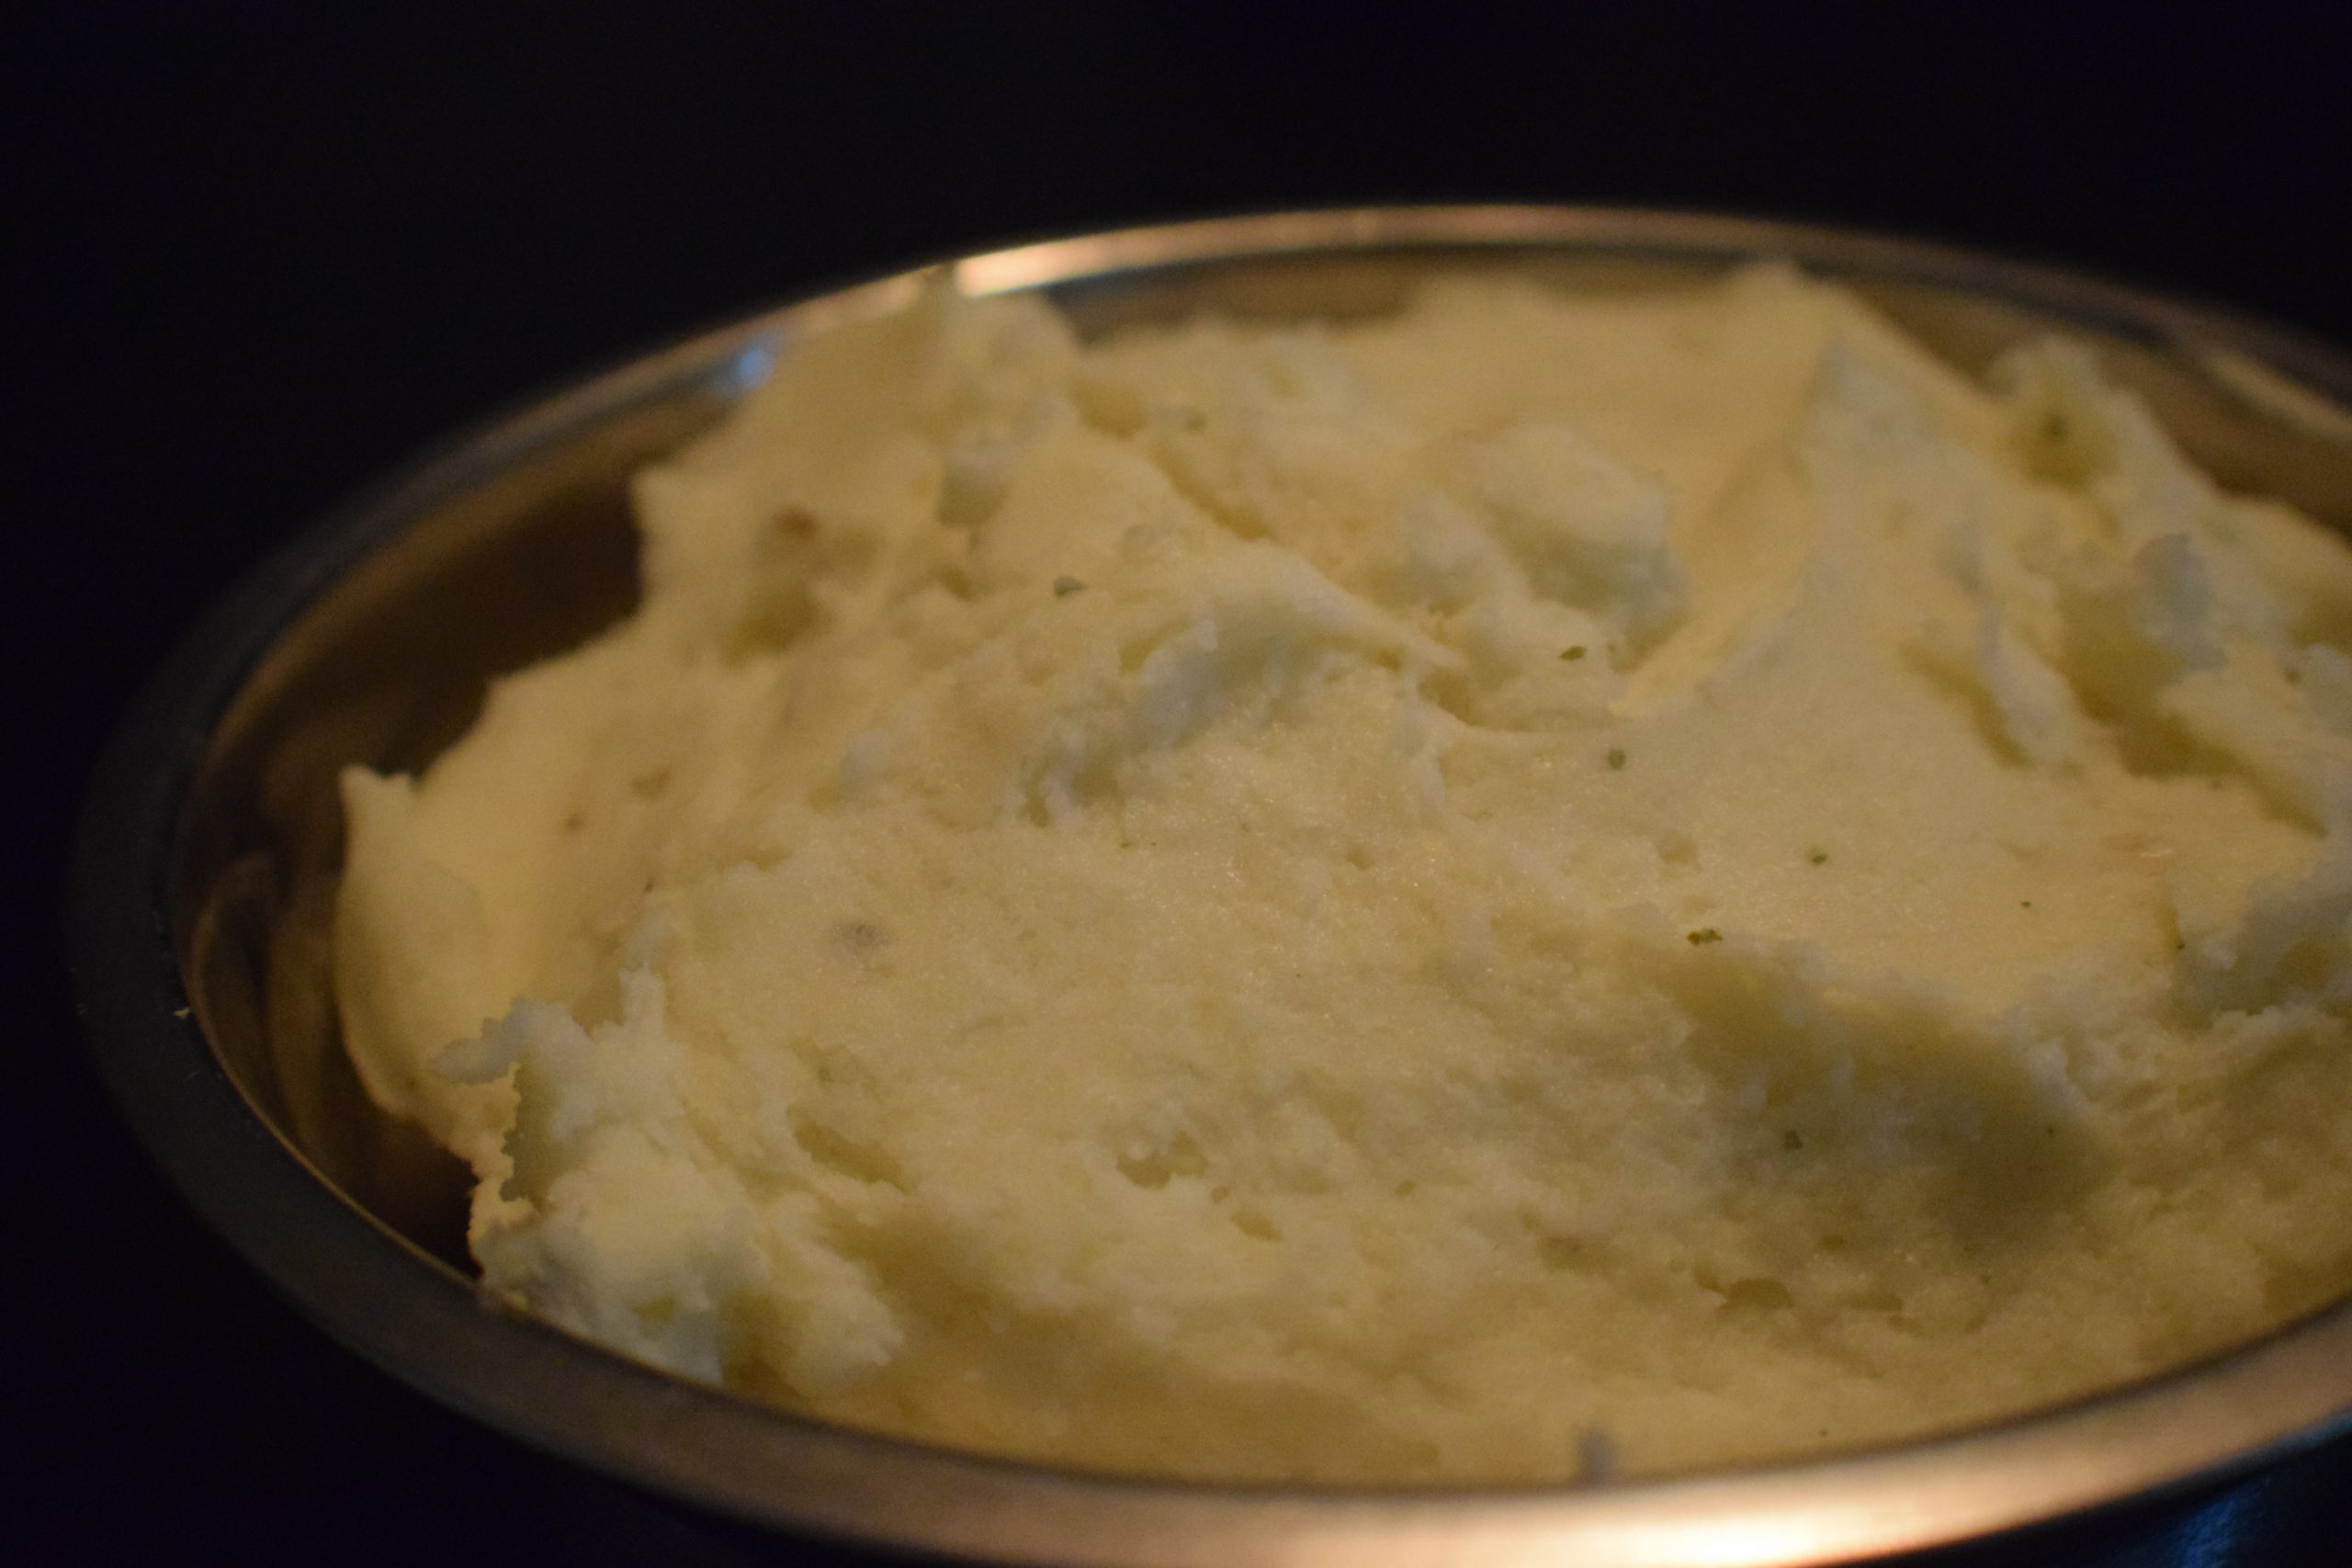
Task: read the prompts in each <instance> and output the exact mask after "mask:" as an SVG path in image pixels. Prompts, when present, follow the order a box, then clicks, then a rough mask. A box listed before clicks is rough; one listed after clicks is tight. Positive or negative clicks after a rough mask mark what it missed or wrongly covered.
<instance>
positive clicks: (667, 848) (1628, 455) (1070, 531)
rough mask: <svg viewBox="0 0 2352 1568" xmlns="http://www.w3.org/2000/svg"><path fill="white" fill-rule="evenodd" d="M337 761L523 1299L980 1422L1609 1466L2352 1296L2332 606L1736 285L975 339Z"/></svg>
mask: <svg viewBox="0 0 2352 1568" xmlns="http://www.w3.org/2000/svg"><path fill="white" fill-rule="evenodd" d="M637 500H638V503H639V512H640V515H641V518H642V523H643V532H644V556H645V564H646V577H647V581H648V584H649V587H648V593H647V597H646V601H645V604H644V606H643V608H642V610H641V611H640V613H639V614H638V615H636V616H635V617H634V618H633V619H631V620H629V621H628V622H627V623H626V624H624V625H622V626H619V627H617V628H616V629H615V630H613V631H612V632H610V633H609V634H607V635H605V637H602V638H601V639H599V640H598V641H596V642H594V644H592V645H590V646H588V647H586V648H583V649H580V650H578V651H577V652H575V653H573V654H571V655H570V656H568V657H566V658H563V659H560V660H555V661H553V662H550V663H548V664H546V665H543V666H541V667H538V668H536V669H533V670H529V671H525V672H523V673H520V674H517V675H515V676H514V677H512V678H510V679H508V680H506V681H504V682H502V683H501V684H500V685H499V686H498V687H497V688H496V690H495V691H494V693H493V694H492V700H491V702H490V703H489V705H488V707H487V709H486V711H485V713H484V715H483V717H482V719H481V724H480V726H479V728H477V729H476V730H475V731H474V732H473V733H472V734H471V735H470V736H469V737H468V738H467V739H465V740H464V741H462V742H461V743H460V744H459V745H458V746H457V747H456V748H455V749H454V750H451V751H450V752H449V753H448V754H447V756H445V757H443V758H442V759H441V760H440V761H438V762H436V763H435V765H434V767H433V768H432V769H431V770H430V771H429V772H428V773H425V774H424V776H423V777H422V778H421V779H411V778H405V777H397V778H381V777H377V776H374V775H371V774H369V773H365V772H360V771H354V772H353V773H351V774H350V775H349V776H348V777H347V778H346V779H345V793H346V798H347V802H348V806H349V815H350V820H351V824H352V828H351V842H350V871H349V875H348V878H347V880H346V882H345V886H344V889H343V893H342V903H341V908H340V914H339V923H338V942H337V949H338V957H337V964H338V970H337V978H338V984H339V990H340V995H341V1000H342V1007H343V1011H344V1017H345V1025H346V1032H347V1035H348V1038H349V1040H350V1043H351V1045H352V1049H353V1052H354V1055H355V1056H356V1060H357V1062H358V1065H359V1066H360V1068H361V1070H362V1072H363V1073H364V1075H365V1077H366V1078H367V1080H368V1085H369V1088H370V1089H371V1090H372V1091H373V1092H374V1094H375V1095H376V1096H377V1098H378V1099H379V1100H380V1101H381V1102H382V1103H383V1104H384V1105H386V1106H387V1107H388V1108H390V1109H391V1110H393V1111H398V1112H400V1113H401V1114H404V1115H407V1116H410V1117H413V1118H415V1119H416V1120H418V1121H420V1122H424V1124H425V1125H426V1126H427V1127H429V1128H431V1129H432V1130H433V1131H434V1132H435V1134H438V1135H439V1136H440V1137H442V1138H443V1139H444V1140H445V1141H447V1143H448V1144H449V1145H451V1146H452V1147H453V1148H455V1149H457V1150H458V1152H459V1153H461V1154H463V1155H464V1156H466V1157H467V1158H468V1159H469V1160H470V1161H471V1162H472V1164H473V1166H474V1168H475V1169H476V1170H477V1171H478V1172H479V1173H480V1176H481V1187H480V1189H479V1191H478V1193H477V1197H476V1201H475V1208H474V1219H473V1246H474V1249H475V1252H476V1255H477V1256H478V1257H479V1258H480V1259H481V1265H482V1268H483V1270H484V1273H485V1276H486V1278H487V1280H488V1282H489V1284H490V1285H491V1286H492V1288H493V1289H495V1290H497V1291H499V1292H503V1293H505V1294H506V1295H508V1296H510V1297H512V1298H513V1299H515V1301H517V1302H518V1303H521V1304H522V1305H524V1306H525V1307H526V1308H527V1309H528V1310H531V1311H534V1312H537V1313H540V1314H545V1315H546V1316H548V1317H549V1318H552V1319H553V1320H555V1321H557V1322H559V1323H560V1324H563V1325H567V1326H569V1327H571V1328H573V1329H576V1330H578V1331H580V1332H582V1333H584V1334H587V1335H590V1336H593V1337H596V1338H598V1339H600V1340H603V1341H605V1342H607V1343H609V1344H611V1345H613V1346H615V1347H616V1348H619V1349H621V1350H624V1351H626V1352H628V1353H629V1354H632V1355H635V1356H639V1357H641V1358H643V1359H647V1360H650V1361H653V1362H656V1363H659V1364H661V1365H662V1366H665V1367H669V1368H672V1369H674V1370H676V1371H680V1372H683V1373H685V1374H688V1375H691V1376H695V1377H700V1378H707V1379H713V1380H724V1381H725V1382H729V1383H731V1384H734V1385H737V1386H739V1387H742V1388H745V1389H749V1390H752V1391H754V1392H757V1393H762V1394H765V1395H768V1396H771V1397H774V1398H775V1399H777V1400H780V1401H783V1402H786V1403H788V1404H794V1405H797V1406H801V1407H805V1408H809V1409H812V1410H814V1411H816V1412H818V1413H820V1414H821V1415H824V1416H829V1417H831V1418H834V1419H838V1420H842V1421H846V1422H850V1423H853V1424H856V1425H860V1426H865V1427H874V1428H878V1429H882V1430H885V1431H890V1432H897V1433H904V1434H910V1435H914V1436H918V1437H922V1438H932V1439H936V1440H940V1441H944V1442H947V1443H951V1444H957V1445H964V1446H968V1447H972V1448H978V1449H983V1450H994V1451H999V1452H1004V1453H1012V1454H1019V1455H1025V1456H1032V1457H1036V1458H1041V1459H1046V1460H1049V1461H1064V1462H1069V1463H1073V1464H1080V1465H1090V1466H1109V1467H1114V1468H1120V1469H1130V1470H1137V1471H1146V1472H1163V1473H1173V1474H1182V1475H1191V1476H1216V1477H1254V1478H1293V1479H1314V1480H1324V1481H1354V1482H1404V1481H1430V1480H1451V1481H1466V1480H1479V1481H1502V1480H1540V1479H1557V1478H1565V1477H1572V1476H1575V1475H1577V1473H1579V1472H1581V1471H1583V1470H1586V1469H1589V1465H1590V1463H1591V1456H1592V1455H1593V1454H1594V1453H1596V1452H1598V1453H1603V1454H1610V1455H1613V1456H1615V1461H1616V1462H1619V1463H1621V1464H1622V1465H1623V1467H1625V1468H1628V1469H1631V1470H1634V1471H1657V1470H1663V1469H1670V1468H1679V1467H1686V1466H1694V1465H1708V1464H1715V1463H1722V1462H1728V1461H1747V1460H1754V1459H1758V1458H1764V1457H1771V1456H1784V1455H1791V1454H1795V1453H1799V1452H1802V1451H1804V1450H1808V1449H1811V1448H1815V1447H1818V1446H1821V1445H1824V1444H1831V1443H1834V1444H1838V1445H1847V1444H1852V1443H1857V1442H1866V1441H1874V1440H1881V1439H1887V1438H1896V1437H1899V1436H1904V1435H1908V1434H1914V1433H1917V1432H1921V1431H1925V1430H1929V1429H1934V1428H1939V1427H1950V1426H1953V1425H1955V1424H1959V1423H1964V1422H1968V1421H1972V1420H1976V1419H1981V1418H1985V1417H1990V1416H1996V1415H2001V1414H2007V1413H2010V1412H2014V1411H2018V1410H2020V1409H2024V1408H2027V1407H2030V1406H2032V1405H2036V1404H2042V1403H2045V1402H2049V1401H2052V1400H2057V1399H2060V1398H2064V1397H2066V1396H2070V1395H2074V1394H2077V1393H2083V1392H2086V1391H2087V1390H2090V1389H2094V1388H2098V1387H2101V1386H2106V1385H2110V1384H2114V1383H2117V1382H2122V1381H2125V1380H2128V1379H2131V1378H2133V1377H2136V1376H2139V1375H2142V1374H2145V1373H2148V1372H2151V1371H2156V1370H2158V1369H2161V1368H2164V1367H2165V1366H2167V1365H2170V1364H2174V1363H2177V1362H2179V1361H2181V1360H2183V1359H2188V1358H2190V1357H2193V1356H2196V1355H2198V1354H2199V1353H2201V1352H2205V1351H2208V1350H2211V1349H2213V1348H2217V1347H2220V1346H2222V1345H2225V1344H2228V1343H2230V1342H2233V1341H2235V1340H2239V1339H2242V1338H2244V1337H2247V1336H2249V1335H2251V1334H2253V1333H2255V1332H2256V1331H2258V1330H2260V1329H2262V1328H2264V1327H2266V1326H2267V1325H2271V1324H2274V1323H2276V1322H2278V1321H2279V1320H2281V1319H2282V1318H2284V1317H2286V1316H2287V1315H2289V1314H2293V1313H2296V1312H2298V1311H2301V1310H2302V1309H2304V1308H2307V1307H2309V1306H2311V1305H2313V1304H2315V1303H2319V1302H2321V1301H2322V1300H2324V1299H2326V1298H2328V1297H2331V1296H2333V1295H2335V1294H2338V1293H2340V1292H2343V1291H2345V1290H2346V1288H2347V1285H2352V1224H2347V1222H2346V1218H2345V1216H2346V1215H2352V1072H2347V1070H2346V1061H2345V1053H2346V1011H2347V999H2348V998H2352V963H2347V958H2352V954H2347V951H2346V919H2347V915H2348V914H2352V854H2347V852H2346V831H2345V820H2346V809H2347V807H2352V656H2347V651H2346V649H2347V647H2352V552H2347V551H2346V548H2345V547H2343V546H2342V545H2341V544H2339V543H2338V542H2337V541H2336V540H2335V539H2334V538H2333V537H2332V536H2328V535H2326V534H2324V532H2323V531H2321V530H2320V529H2318V528H2317V527H2316V526H2314V525H2312V524H2311V523H2310V522H2308V521H2306V520H2304V519H2302V518H2301V517H2299V516H2297V515H2295V514H2293V513H2290V512H2289V511H2288V510H2287V509H2285V508H2283V507H2280V506H2278V505H2275V504H2271V503H2268V502H2256V501H2249V500H2245V499H2240V498H2235V497H2232V496H2228V495H2225V494H2223V493H2221V492H2220V491H2218V490H2217V489H2216V488H2215V487H2214V486H2213V485H2212V484H2211V483H2210V482H2209V481H2208V480H2206V479H2203V478H2202V477H2200V476H2199V474H2198V473H2196V472H2194V471H2193V470H2191V469H2190V468H2188V466H2186V465H2185V464H2184V462H2183V461H2182V459H2181V458H2180V457H2178V456H2177V453H2176V452H2175V450H2174V448H2173V447H2172V446H2171V445H2170V443H2169V442H2168V441H2167V439H2166V438H2165V435H2164V434H2163V433H2162V432H2161V431H2160V430H2159V429H2158V428H2157V427H2156V426H2155V424H2154V423H2153V422H2152V421H2151V420H2150V419H2149V417H2148V415H2147V414H2146V413H2145V412H2143V409H2142V408H2141V407H2140V405H2139V404H2138V403H2137V402H2135V401H2134V400H2132V399H2131V398H2130V397H2129V396H2127V395H2124V394H2123V393H2120V392H2119V391H2117V390H2115V389H2112V388H2111V387H2110V386H2109V385H2108V384H2107V383H2106V382H2105V381H2104V380H2103V379H2102V378H2101V376H2100V374H2099V372H2098V368H2097V367H2096V365H2095V364H2094V363H2093V361H2092V360H2091V359H2090V357H2089V356H2088V355H2087V354H2086V353H2085V352H2084V351H2082V350H2080V349H2078V348H2075V347H2073V346H2070V345H2068V344H2063V343H2052V344H2041V345H2039V346H2035V347H2031V348H2028V349H2026V350H2023V351H2020V352H2018V354H2016V355H2013V356H2012V357H2011V358H2010V359H2009V360H2008V361H2007V362H2006V363H2005V364H2004V365H2003V366H2002V367H2000V368H1999V370H1998V373H1997V374H1996V377H1995V378H1994V379H1993V382H1992V385H1991V387H1990V388H1989V389H1988V388H1980V387H1977V386H1975V385H1973V384H1970V383H1968V382H1966V381H1964V380H1963V379H1962V378H1959V377H1957V376H1955V375H1954V374H1952V373H1951V371H1949V370H1948V369H1946V368H1945V367H1941V366H1939V364H1937V363H1935V362H1934V361H1933V360H1931V359H1930V358H1928V356H1927V355H1925V354H1924V353H1922V352H1921V351H1920V350H1918V349H1917V347H1915V346H1913V345H1911V344H1907V343H1906V342H1905V341H1904V340H1902V339H1901V338H1900V337H1899V336H1898V335H1897V334H1896V333H1894V331H1893V330H1892V329H1891V328H1889V327H1888V326H1887V325H1886V324H1885V323H1884V322H1883V321H1880V320H1878V319H1877V318H1875V317H1874V316H1872V315H1871V313H1870V312H1869V311H1868V310H1866V309H1864V308H1863V307H1862V306H1861V305H1860V304H1859V303H1857V302H1856V301H1855V300H1853V299H1850V298H1849V297H1847V296H1845V295H1842V294H1840V293H1838V292H1837V291H1835V290H1833V289H1830V288H1824V287H1821V286H1818V285H1816V284H1814V283H1811V282H1808V281H1806V280H1804V279H1803V278H1801V277H1799V276H1796V275H1795V274H1793V273H1792V272H1789V271H1786V270H1784V269H1779V268H1770V267H1767V268H1759V269H1755V270H1751V271H1748V272H1745V273H1741V274H1739V275H1737V276H1733V277H1731V278H1729V279H1728V280H1726V281H1724V283H1722V284H1720V285H1718V286H1714V287H1711V288H1705V289H1702V290H1697V291H1691V292H1684V293H1675V294H1661V295H1647V296H1640V297H1616V298H1610V297H1558V296H1555V295H1551V294H1547V293H1544V292H1542V291H1540V290H1538V289H1536V288H1532V287H1528V286H1523V285H1519V284H1513V283H1507V282H1498V281H1495V280H1492V279H1486V280H1478V279H1472V278H1461V279H1455V280H1451V281H1442V282H1440V283H1437V284H1435V285H1433V286H1432V287H1430V288H1428V289H1426V290H1425V291H1424V292H1423V293H1422V294H1421V295H1420V296H1419V298H1418V299H1416V301H1415V302H1414V303H1413V304H1412V305H1411V306H1410V308H1409V309H1408V310H1404V311H1403V312H1401V313H1400V314H1399V315H1397V316H1396V317H1394V318H1392V319H1386V320H1382V321H1374V322H1371V323H1366V324H1357V325H1350V326H1346V327H1338V328H1333V327H1320V326H1313V325H1306V326H1298V327H1291V328H1283V329H1278V330H1277V329H1264V328H1258V327H1249V328H1244V327H1240V326H1235V325H1231V324H1224V323H1219V322H1216V321H1204V322H1200V323H1196V324H1193V325H1190V326H1186V327H1183V328H1182V329H1176V330H1167V331H1156V332H1150V333H1136V334H1131V335H1125V336H1120V337H1115V338H1113V339H1111V340H1108V341H1106V342H1103V343H1099V344H1080V343H1078V342H1077V341H1076V340H1075V338H1074V337H1073V336H1072V334H1071V333H1070V332H1069V329H1068V327H1067V326H1066V325H1065V324H1064V323H1063V322H1062V321H1060V320H1058V319H1057V317H1056V316H1055V315H1053V314H1052V313H1051V311H1050V310H1049V309H1048V308H1047V307H1046V306H1045V305H1043V304H1041V303H1038V302H1036V301H1035V300H1027V299H1014V300H999V301H984V302H979V303H971V302H966V301H962V300H959V299H952V298H947V297H940V298H934V299H930V300H928V301H926V302H924V303H923V304H922V305H921V306H920V307H919V308H917V309H915V310H911V311H910V312H909V313H907V314H906V315H903V316H900V317H898V318H895V319H892V320H888V321H878V322H875V323H871V324H867V325H863V326H858V327H854V328H851V329H847V330H844V331H842V332H839V333H834V334H831V335H830V336H827V337H825V338H823V339H821V340H820V341H817V342H814V343H812V344H809V345H807V346H806V347H805V348H803V349H802V350H800V351H799V352H798V354H797V355H796V356H795V357H793V358H791V359H790V360H788V361H787V362H786V364H784V365H783V366H781V367H779V369H778V371H777V373H776V376H775V379H774V380H773V381H772V382H771V383H770V384H769V385H768V386H767V387H765V388H764V389H763V390H761V391H760V392H759V393H758V394H756V395H755V396H754V397H752V399H751V400H750V401H749V402H748V403H747V404H746V405H745V406H744V407H743V408H742V409H741V411H740V412H738V413H737V414H736V415H735V416H734V417H733V418H732V419H731V421H730V422H729V423H728V424H727V425H726V426H725V427H724V428H722V429H720V430H719V431H718V432H717V433H716V434H712V435H710V436H709V437H707V439H705V440H703V441H701V442H699V443H698V444H697V445H695V446H693V447H691V448H690V449H688V450H686V451H685V452H684V453H682V454H680V455H679V456H678V457H674V458H673V459H672V460H670V461H668V462H666V463H663V464H662V465H660V466H658V467H656V468H651V469H650V470H648V471H647V472H645V473H644V474H642V475H641V476H640V477H639V482H638V489H637Z"/></svg>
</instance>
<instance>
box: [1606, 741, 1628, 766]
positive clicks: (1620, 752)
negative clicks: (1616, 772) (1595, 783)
mask: <svg viewBox="0 0 2352 1568" xmlns="http://www.w3.org/2000/svg"><path fill="white" fill-rule="evenodd" d="M1609 765H1610V766H1611V767H1612V768H1622V767H1623V766H1624V765H1625V749H1624V748H1623V746H1611V748H1609Z"/></svg>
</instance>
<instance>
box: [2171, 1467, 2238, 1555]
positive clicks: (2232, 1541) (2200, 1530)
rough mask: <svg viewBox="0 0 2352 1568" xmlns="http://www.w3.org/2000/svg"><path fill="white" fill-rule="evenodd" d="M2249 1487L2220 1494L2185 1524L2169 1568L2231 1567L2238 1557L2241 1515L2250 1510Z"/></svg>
mask: <svg viewBox="0 0 2352 1568" xmlns="http://www.w3.org/2000/svg"><path fill="white" fill-rule="evenodd" d="M2248 1495H2249V1492H2248V1489H2247V1488H2245V1487H2240V1488H2239V1489H2238V1490H2237V1491H2235V1492H2232V1493H2229V1494H2227V1495H2223V1496H2220V1497H2216V1498H2215V1499H2213V1501H2212V1502H2211V1503H2209V1504H2207V1505H2206V1506H2204V1507H2202V1508H2199V1510H2198V1511H2197V1516H2196V1517H2194V1518H2192V1519H2190V1520H2188V1522H2187V1524H2186V1525H2184V1526H2183V1527H2182V1529H2181V1531H2180V1534H2179V1535H2178V1536H2177V1537H2176V1538H2175V1540H2176V1542H2177V1544H2176V1546H2175V1548H2174V1551H2173V1552H2172V1554H2171V1556H2170V1557H2169V1558H2168V1559H2167V1562H2166V1568H2229V1565H2230V1563H2231V1562H2233V1561H2235V1560H2236V1558H2237V1551H2236V1548H2237V1546H2238V1544H2239V1541H2238V1537H2239V1533H2240V1532H2239V1529H2238V1517H2239V1516H2240V1515H2241V1514H2244V1513H2245V1510H2246V1505H2247V1501H2248Z"/></svg>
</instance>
